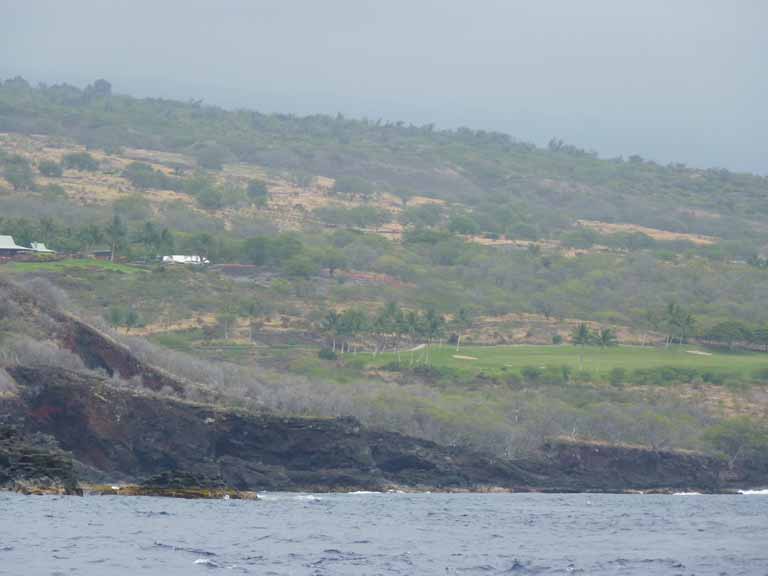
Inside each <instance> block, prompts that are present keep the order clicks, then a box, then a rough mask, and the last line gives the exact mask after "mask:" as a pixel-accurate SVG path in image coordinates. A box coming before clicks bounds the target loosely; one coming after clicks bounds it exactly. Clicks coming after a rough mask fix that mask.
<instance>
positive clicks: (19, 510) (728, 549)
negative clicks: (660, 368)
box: [0, 493, 768, 576]
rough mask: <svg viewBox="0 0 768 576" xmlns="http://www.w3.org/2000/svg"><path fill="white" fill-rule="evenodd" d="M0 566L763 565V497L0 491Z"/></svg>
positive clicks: (761, 569) (444, 569) (262, 569)
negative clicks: (248, 496)
mask: <svg viewBox="0 0 768 576" xmlns="http://www.w3.org/2000/svg"><path fill="white" fill-rule="evenodd" d="M0 574H3V575H6V574H9V575H13V576H36V575H62V576H63V575H93V576H108V575H112V574H120V575H131V576H133V575H143V574H152V575H155V574H156V575H159V576H175V575H180V576H181V575H184V576H186V575H190V574H191V575H194V574H222V575H223V574H257V575H262V576H268V575H273V576H278V575H315V576H321V575H343V576H346V575H354V576H362V575H374V574H382V575H384V574H387V575H388V574H404V575H438V574H439V575H441V576H445V575H454V574H455V575H464V576H468V575H475V574H477V575H495V574H507V575H513V576H516V575H525V574H541V575H545V574H584V575H589V576H592V575H602V574H606V575H608V574H610V575H642V576H652V575H657V574H659V575H661V574H663V575H677V574H679V575H686V576H687V575H691V574H696V575H710V574H711V575H739V574H742V575H756V576H766V575H768V494H765V493H755V494H748V495H736V496H702V495H677V496H649V495H646V496H640V495H638V496H634V495H632V496H629V495H626V496H625V495H605V494H603V495H600V494H568V495H558V494H396V493H390V494H371V493H356V494H327V495H326V494H265V495H264V497H263V499H261V500H259V501H248V502H246V501H234V500H226V501H225V500H216V501H210V500H209V501H185V500H172V499H163V498H138V497H137V498H131V497H106V496H102V497H85V498H78V497H54V496H45V497H41V496H21V495H17V494H8V493H0Z"/></svg>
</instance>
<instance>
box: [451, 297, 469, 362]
mask: <svg viewBox="0 0 768 576" xmlns="http://www.w3.org/2000/svg"><path fill="white" fill-rule="evenodd" d="M453 323H454V325H455V326H456V332H457V334H456V352H458V351H459V347H460V346H461V336H462V334H463V332H464V331H465V330H467V329H468V328H469V327H470V326H471V325H472V317H471V315H470V313H469V311H468V310H467V309H466V308H459V311H458V313H457V314H456V317H455V318H454V319H453Z"/></svg>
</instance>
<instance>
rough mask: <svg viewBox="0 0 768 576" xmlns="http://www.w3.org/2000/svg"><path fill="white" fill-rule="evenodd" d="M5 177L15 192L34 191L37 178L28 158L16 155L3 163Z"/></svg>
mask: <svg viewBox="0 0 768 576" xmlns="http://www.w3.org/2000/svg"><path fill="white" fill-rule="evenodd" d="M3 164H4V166H3V176H4V177H5V179H6V180H8V183H9V184H10V185H11V186H13V189H14V190H32V189H34V187H35V176H34V174H33V173H32V166H30V164H29V162H28V161H27V159H26V158H24V157H23V156H19V155H14V156H10V157H8V158H6V159H5V160H4V161H3Z"/></svg>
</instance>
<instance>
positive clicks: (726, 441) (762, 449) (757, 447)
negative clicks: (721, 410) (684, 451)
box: [704, 416, 768, 468]
mask: <svg viewBox="0 0 768 576" xmlns="http://www.w3.org/2000/svg"><path fill="white" fill-rule="evenodd" d="M704 441H705V442H706V443H708V444H709V445H710V446H711V447H713V448H714V449H716V450H718V451H719V452H721V453H722V454H723V455H724V456H725V457H726V458H727V459H728V466H729V467H730V468H733V466H734V465H735V464H736V463H737V462H739V461H740V460H744V459H748V458H750V457H759V458H761V459H766V458H768V427H766V426H765V424H764V423H758V422H756V421H754V420H752V419H750V418H748V417H745V416H740V417H735V418H730V419H728V420H723V421H722V422H720V423H719V424H716V425H715V426H712V427H711V428H709V429H708V430H707V431H706V432H705V433H704Z"/></svg>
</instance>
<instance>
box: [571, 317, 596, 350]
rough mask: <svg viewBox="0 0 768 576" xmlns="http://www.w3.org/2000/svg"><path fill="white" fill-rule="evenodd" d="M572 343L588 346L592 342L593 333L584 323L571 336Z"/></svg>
mask: <svg viewBox="0 0 768 576" xmlns="http://www.w3.org/2000/svg"><path fill="white" fill-rule="evenodd" d="M571 341H572V342H573V343H574V344H577V345H579V346H586V345H587V344H589V343H590V342H591V341H592V332H590V330H589V326H587V325H586V324H585V323H584V322H582V323H581V324H579V325H578V326H577V327H576V328H575V329H574V331H573V334H571Z"/></svg>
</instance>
